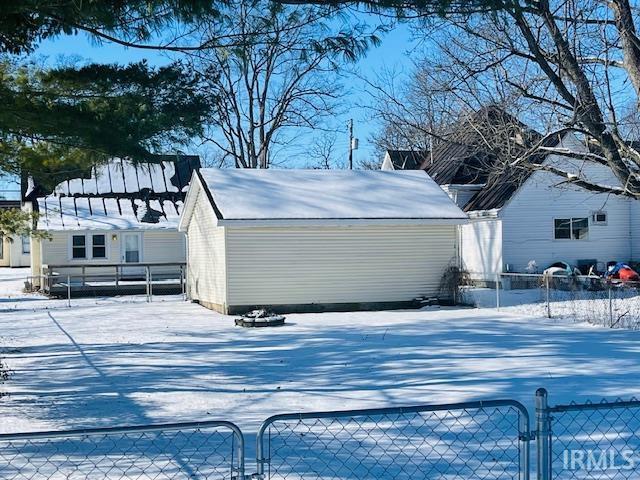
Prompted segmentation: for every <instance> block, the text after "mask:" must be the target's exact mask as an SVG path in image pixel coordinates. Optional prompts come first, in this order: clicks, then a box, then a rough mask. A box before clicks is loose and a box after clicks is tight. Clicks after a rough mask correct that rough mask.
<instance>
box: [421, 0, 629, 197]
mask: <svg viewBox="0 0 640 480" xmlns="http://www.w3.org/2000/svg"><path fill="white" fill-rule="evenodd" d="M637 13H638V12H637V11H636V10H634V7H632V6H631V5H630V2H629V1H628V0H612V1H611V2H608V3H603V2H600V1H598V0H581V1H576V0H557V1H553V2H550V1H549V0H541V1H536V2H517V1H509V2H506V3H505V4H504V6H503V8H502V9H501V10H500V11H498V12H497V13H493V14H490V15H488V14H484V13H481V14H473V15H452V16H451V17H449V18H447V19H445V20H440V19H438V20H434V19H433V18H429V19H427V20H426V21H424V22H423V23H422V24H421V26H420V28H421V30H424V27H425V26H427V25H428V26H430V30H431V29H433V27H434V24H436V23H438V24H439V26H440V27H442V26H444V28H438V29H436V30H437V32H438V33H436V34H435V35H430V38H431V40H432V41H433V42H434V43H435V44H436V45H437V48H436V49H434V50H433V51H432V53H431V55H430V58H429V61H430V63H431V65H432V68H435V69H436V70H438V71H440V72H443V74H444V75H445V76H447V77H448V83H449V84H450V87H451V90H452V91H455V92H456V94H457V96H459V97H461V98H477V97H478V95H480V97H482V96H490V95H491V94H494V95H495V94H499V95H500V96H502V97H503V98H510V99H512V100H513V103H512V105H514V106H515V109H516V110H517V111H518V113H519V115H520V116H521V118H523V119H525V120H527V121H529V122H531V123H532V124H533V125H534V126H536V127H538V129H539V130H540V131H543V132H545V135H544V136H542V137H541V138H539V140H538V141H537V142H535V144H534V145H533V146H532V147H531V148H530V149H529V150H528V151H526V152H525V153H524V154H522V155H520V156H519V158H517V159H516V160H514V161H513V162H512V165H522V166H525V165H527V166H528V167H530V168H535V169H543V170H547V171H550V172H552V173H554V174H556V175H559V176H560V177H562V178H563V179H564V181H565V182H566V183H571V184H575V185H578V186H581V187H583V188H586V189H589V190H591V191H595V192H609V193H614V194H618V195H627V196H631V197H634V198H640V178H639V177H638V174H637V172H638V171H639V170H640V153H639V152H638V150H636V148H634V144H633V143H632V142H630V140H632V138H630V135H632V134H633V132H634V128H635V127H634V125H637V122H635V119H636V118H637V102H638V97H639V95H640V39H638V37H637V33H636V26H635V21H636V16H637ZM568 132H573V133H574V134H576V135H577V136H578V137H579V138H581V139H582V140H583V141H584V143H585V145H586V146H587V147H588V149H587V151H586V152H585V150H584V149H581V150H579V151H573V150H572V149H570V148H566V147H565V146H562V147H558V146H557V145H553V144H550V142H549V139H550V138H552V137H557V136H559V135H562V134H565V133H568ZM540 153H559V154H562V155H566V156H570V157H574V158H578V159H581V160H588V161H590V162H595V163H598V164H601V165H605V166H607V167H609V168H610V170H611V171H612V172H613V174H614V175H615V177H616V178H617V180H618V182H619V185H608V184H602V183H599V182H598V181H597V180H595V179H592V178H587V177H585V176H583V175H582V174H577V175H576V172H574V171H567V170H564V169H562V168H561V167H558V166H557V165H548V164H541V163H539V162H531V161H530V160H531V159H532V158H535V156H534V155H538V154H540Z"/></svg>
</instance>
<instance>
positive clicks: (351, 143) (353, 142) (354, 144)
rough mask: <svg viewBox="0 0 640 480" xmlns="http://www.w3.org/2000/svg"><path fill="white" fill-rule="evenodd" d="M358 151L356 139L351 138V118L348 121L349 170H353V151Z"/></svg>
mask: <svg viewBox="0 0 640 480" xmlns="http://www.w3.org/2000/svg"><path fill="white" fill-rule="evenodd" d="M357 149H358V139H357V138H353V118H352V119H351V120H349V170H353V151H354V150H357Z"/></svg>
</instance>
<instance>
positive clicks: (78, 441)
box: [0, 421, 244, 480]
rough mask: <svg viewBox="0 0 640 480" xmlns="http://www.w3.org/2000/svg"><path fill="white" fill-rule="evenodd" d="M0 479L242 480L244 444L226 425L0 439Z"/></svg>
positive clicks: (183, 425)
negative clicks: (234, 479) (199, 479)
mask: <svg viewBox="0 0 640 480" xmlns="http://www.w3.org/2000/svg"><path fill="white" fill-rule="evenodd" d="M0 478H2V479H47V480H48V479H78V480H80V479H83V480H84V479H116V478H117V479H140V480H143V479H154V480H164V479H176V480H177V479H193V478H211V479H232V478H236V479H242V478H244V439H243V436H242V433H241V432H240V429H239V428H238V427H236V426H235V425H234V424H232V423H230V422H217V421H216V422H195V423H174V424H164V425H152V426H135V427H124V428H98V429H88V430H66V431H52V432H36V433H18V434H9V435H0Z"/></svg>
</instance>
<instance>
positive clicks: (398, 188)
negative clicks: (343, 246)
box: [199, 168, 467, 224]
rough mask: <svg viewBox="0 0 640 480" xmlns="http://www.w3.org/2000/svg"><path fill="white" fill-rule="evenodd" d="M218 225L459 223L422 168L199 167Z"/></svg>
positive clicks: (459, 214) (458, 215)
mask: <svg viewBox="0 0 640 480" xmlns="http://www.w3.org/2000/svg"><path fill="white" fill-rule="evenodd" d="M199 178H200V181H201V183H202V186H203V187H204V188H205V189H206V190H207V192H208V196H209V199H210V201H211V203H212V206H213V207H214V210H215V212H216V215H217V217H218V224H231V223H247V222H249V223H252V222H253V223H254V224H255V223H256V222H257V223H266V224H273V223H272V222H273V221H276V222H280V223H279V224H286V223H291V224H301V222H302V223H312V224H317V223H321V224H327V223H344V221H354V222H355V223H378V222H380V223H384V222H385V221H389V220H394V221H401V223H405V222H406V223H434V221H439V222H442V223H451V222H448V221H453V223H463V222H464V221H465V220H466V218H467V217H466V215H465V214H464V213H463V212H462V211H461V210H460V209H459V208H458V207H457V206H456V205H455V203H454V202H453V201H451V199H449V197H448V196H447V194H446V193H445V192H444V191H443V190H442V189H441V188H440V187H439V186H438V185H437V184H436V183H435V182H434V181H433V180H432V179H431V178H430V177H429V176H428V175H427V174H426V173H425V172H424V171H421V170H414V171H380V170H376V171H354V170H339V171H337V170H276V169H269V170H242V169H210V168H207V169H202V170H200V171H199Z"/></svg>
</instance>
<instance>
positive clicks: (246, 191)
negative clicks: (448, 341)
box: [180, 169, 467, 313]
mask: <svg viewBox="0 0 640 480" xmlns="http://www.w3.org/2000/svg"><path fill="white" fill-rule="evenodd" d="M466 219H467V217H466V215H465V214H464V213H463V212H462V211H461V210H460V209H459V208H458V207H457V206H456V205H455V203H453V202H452V201H451V200H450V199H449V198H448V197H447V195H446V194H445V193H444V192H443V191H442V190H441V189H440V188H439V187H438V185H437V184H436V183H435V182H433V180H431V178H429V176H428V175H427V174H426V173H425V172H423V171H413V172H381V171H323V170H272V169H270V170H218V169H202V170H200V171H199V172H198V173H197V174H196V175H195V176H194V179H193V180H192V182H191V186H190V188H189V193H188V194H187V199H186V201H185V207H184V211H183V214H182V217H181V220H180V231H182V232H185V233H186V234H187V244H188V248H187V250H188V255H187V257H188V260H187V272H188V274H187V291H188V296H189V298H190V299H191V300H193V301H196V302H199V303H200V304H202V305H204V306H206V307H208V308H211V309H214V310H217V311H220V312H224V313H238V312H244V311H247V310H249V309H252V308H255V307H265V306H266V307H269V308H271V309H274V310H278V311H286V312H291V311H310V310H321V309H331V310H339V309H353V308H380V307H385V308H387V307H390V306H400V305H408V304H409V303H410V302H411V301H412V300H413V299H414V298H416V297H418V296H423V295H428V296H432V295H437V293H438V288H439V284H440V280H441V277H442V275H443V272H444V271H445V269H446V268H447V266H448V265H450V264H451V263H452V262H455V259H456V256H457V252H456V228H457V225H459V224H462V223H464V222H466Z"/></svg>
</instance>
